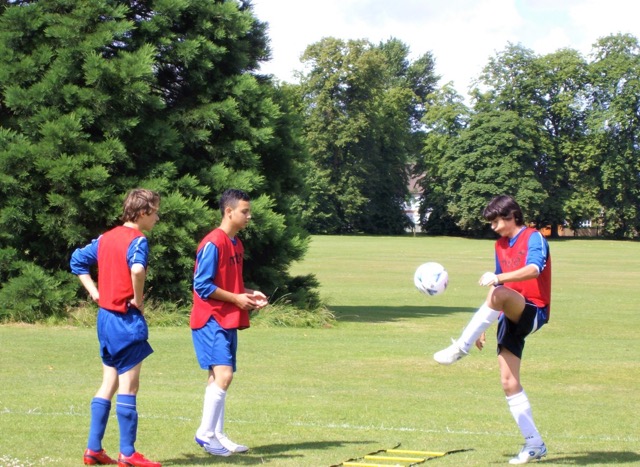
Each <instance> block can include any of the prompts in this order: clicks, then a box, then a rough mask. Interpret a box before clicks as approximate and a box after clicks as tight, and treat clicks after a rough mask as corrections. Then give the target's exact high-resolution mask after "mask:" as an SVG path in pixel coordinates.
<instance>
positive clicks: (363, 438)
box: [0, 237, 640, 467]
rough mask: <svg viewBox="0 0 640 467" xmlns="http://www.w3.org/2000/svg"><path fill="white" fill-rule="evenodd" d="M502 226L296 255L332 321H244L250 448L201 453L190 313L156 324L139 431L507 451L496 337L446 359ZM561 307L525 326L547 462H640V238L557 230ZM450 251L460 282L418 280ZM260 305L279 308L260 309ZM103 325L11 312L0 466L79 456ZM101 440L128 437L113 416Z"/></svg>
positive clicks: (315, 462) (257, 449)
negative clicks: (25, 319)
mask: <svg viewBox="0 0 640 467" xmlns="http://www.w3.org/2000/svg"><path fill="white" fill-rule="evenodd" d="M492 244H493V242H492V241H489V240H467V239H459V238H429V237H400V238H391V237H314V238H313V241H312V244H311V249H310V251H309V254H308V255H307V257H306V259H305V260H304V261H303V262H302V263H300V264H296V265H295V267H294V271H293V272H294V273H296V274H302V273H309V272H313V273H315V274H316V275H317V277H318V279H319V280H320V282H321V283H322V289H321V293H322V296H323V298H324V299H325V300H326V301H327V302H328V304H329V308H330V310H331V311H332V312H333V313H334V314H335V316H336V317H337V319H338V321H337V324H336V325H334V326H333V327H330V328H319V329H311V328H302V329H296V328H291V327H286V328H278V327H266V326H265V327H253V328H251V329H249V330H246V331H243V332H242V333H241V334H240V349H239V355H238V359H239V368H238V372H237V373H236V379H235V381H234V382H233V385H232V386H231V389H230V391H229V396H228V398H227V412H226V413H227V416H226V421H227V422H226V431H227V433H228V434H229V436H230V437H231V438H232V439H236V440H237V441H239V442H242V443H246V444H249V445H250V446H251V448H252V449H251V451H250V452H249V453H248V454H243V455H236V456H232V457H230V458H224V459H221V458H214V457H211V456H208V455H206V454H205V453H203V452H202V451H201V450H199V449H198V448H197V446H196V445H195V443H194V442H193V439H192V438H193V433H194V431H195V429H196V427H197V425H198V424H199V420H200V411H201V404H202V397H203V394H204V384H205V374H204V372H203V371H202V370H200V369H199V368H198V366H197V364H196V362H195V357H194V355H193V349H192V344H191V337H190V332H189V330H188V328H185V327H162V328H156V327H154V328H152V329H151V337H150V342H151V344H152V345H153V347H154V349H155V351H156V352H155V353H154V354H153V355H152V356H151V357H149V359H148V360H147V361H145V363H144V365H143V370H142V384H141V389H140V395H139V398H138V409H139V413H140V426H139V432H138V441H137V443H136V446H137V448H138V449H139V450H140V451H141V452H143V453H144V454H145V455H147V456H148V457H150V458H152V459H154V460H156V459H157V460H160V461H162V462H163V464H164V465H165V466H169V465H172V466H205V465H207V466H208V465H237V466H242V465H258V464H268V465H273V466H283V467H288V466H292V467H293V466H329V465H333V464H339V463H340V462H342V461H344V460H347V459H349V458H353V457H357V456H359V455H362V454H365V453H368V452H371V451H376V450H378V449H384V448H391V447H393V446H395V445H396V444H398V443H401V445H402V447H403V448H406V449H414V450H429V451H447V450H454V449H470V451H466V452H462V453H457V454H452V455H450V456H446V457H442V458H437V459H434V460H431V461H429V463H428V464H427V465H434V466H437V465H442V466H453V465H455V466H461V465H462V466H487V465H506V463H507V462H508V459H509V458H510V456H512V455H513V454H515V453H516V452H517V450H518V449H519V445H520V443H521V438H520V435H519V433H518V430H517V427H516V425H515V423H514V421H513V419H512V418H511V415H510V413H509V411H508V408H507V405H506V402H505V400H504V395H503V394H502V390H501V388H500V383H499V377H498V370H497V362H496V358H495V353H494V351H493V348H494V344H495V338H494V337H493V331H494V329H492V330H491V331H492V332H491V333H490V335H489V337H488V345H487V349H486V350H485V351H483V352H478V351H474V352H473V353H472V355H471V356H470V357H468V358H466V359H464V360H462V361H460V362H459V363H457V364H456V365H453V366H451V367H442V366H439V365H437V364H436V363H435V362H434V361H433V360H432V358H431V356H432V354H433V352H435V351H437V350H440V349H441V348H443V347H444V346H446V345H448V343H449V338H450V337H451V336H456V335H457V334H458V333H459V332H460V330H461V329H462V327H463V326H464V325H465V324H466V323H467V321H468V319H469V318H470V316H471V313H472V312H473V310H474V309H475V308H476V307H477V306H478V305H479V304H480V303H481V301H482V300H483V297H484V293H485V290H484V289H482V288H480V287H479V286H477V285H476V283H477V279H478V277H479V276H480V275H481V274H482V272H484V271H485V270H490V269H492V268H493V259H492ZM551 251H552V255H553V265H554V266H553V267H554V278H553V280H554V283H553V310H552V316H551V322H550V323H549V325H547V326H546V327H544V328H543V329H542V330H541V331H540V332H539V333H538V334H535V335H534V336H532V337H531V338H530V339H528V341H527V348H526V349H525V354H524V361H523V368H522V382H523V385H524V387H525V389H526V391H527V394H528V396H529V399H530V400H531V402H532V405H533V410H534V416H535V419H536V422H537V424H538V428H539V429H540V431H541V432H542V434H543V436H544V437H545V440H546V442H547V446H548V448H549V455H548V457H547V458H546V460H545V461H543V462H542V463H541V464H544V465H549V466H551V465H589V466H609V465H618V464H621V465H639V464H640V448H639V447H638V446H640V421H639V418H638V416H637V412H638V408H639V407H640V395H639V391H638V387H639V386H640V344H639V343H638V342H639V341H638V329H640V313H639V309H640V306H639V305H640V301H639V300H638V298H637V297H638V294H637V290H638V283H639V282H640V243H635V242H610V241H600V240H561V241H553V242H552V243H551ZM425 261H438V262H441V263H442V264H444V265H445V267H446V268H447V269H448V271H449V275H450V284H449V288H448V290H447V292H446V293H445V294H444V295H442V296H438V297H427V296H424V295H421V294H419V293H418V292H417V291H416V290H415V289H414V287H413V280H412V277H413V271H414V270H415V268H416V267H417V266H418V264H420V263H422V262H425ZM264 312H265V313H268V312H269V309H268V308H267V309H265V311H264ZM100 377H101V373H100V360H99V357H98V355H97V343H96V337H95V330H94V329H87V328H81V327H70V328H63V327H45V326H20V325H5V326H0V382H1V383H2V386H1V388H2V389H0V466H23V465H24V466H41V465H60V466H73V465H81V453H82V450H83V448H84V446H85V443H86V436H87V429H88V423H89V402H90V399H91V397H92V396H93V394H94V392H95V391H96V389H97V388H98V385H99V384H100ZM105 448H106V449H107V450H108V452H110V453H112V454H113V455H115V454H116V453H117V450H118V429H117V421H116V419H115V417H113V416H112V418H111V419H110V422H109V427H108V429H107V436H106V438H105Z"/></svg>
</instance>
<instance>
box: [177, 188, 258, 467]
mask: <svg viewBox="0 0 640 467" xmlns="http://www.w3.org/2000/svg"><path fill="white" fill-rule="evenodd" d="M220 212H221V214H222V220H221V222H220V226H219V227H218V228H216V229H214V230H212V231H211V232H209V233H208V234H207V235H206V236H205V237H204V238H203V239H202V241H201V242H200V244H199V245H198V249H197V254H196V266H195V271H194V278H193V308H192V310H191V319H190V327H191V335H192V338H193V345H194V349H195V353H196V357H197V359H198V363H199V364H200V367H201V368H202V369H203V370H208V375H209V376H208V380H207V388H206V390H205V396H204V404H203V408H202V420H201V423H200V426H199V427H198V429H197V431H196V435H195V441H196V443H198V444H199V445H200V446H202V447H203V448H204V449H205V451H207V452H208V453H209V454H213V455H216V456H225V457H226V456H230V455H231V454H233V453H239V452H246V451H248V450H249V448H248V447H247V446H244V445H241V444H236V443H234V442H233V441H231V440H230V439H229V438H228V437H227V436H226V435H225V433H224V408H225V401H226V395H227V390H228V389H229V386H230V385H231V381H232V380H233V373H234V371H235V370H236V350H237V346H238V330H239V329H245V328H248V327H249V311H250V310H257V309H260V308H262V307H264V306H265V305H266V304H267V297H266V296H265V295H264V294H263V293H262V292H259V291H257V290H250V289H247V288H246V287H245V286H244V280H243V277H242V268H243V261H244V246H243V245H242V241H241V240H240V239H239V238H238V237H237V236H236V235H237V234H238V232H240V230H242V229H244V228H245V227H246V226H247V225H248V224H249V221H250V220H251V204H250V199H249V196H248V195H247V193H245V192H244V191H242V190H236V189H229V190H226V191H225V192H224V193H223V194H222V196H221V198H220Z"/></svg>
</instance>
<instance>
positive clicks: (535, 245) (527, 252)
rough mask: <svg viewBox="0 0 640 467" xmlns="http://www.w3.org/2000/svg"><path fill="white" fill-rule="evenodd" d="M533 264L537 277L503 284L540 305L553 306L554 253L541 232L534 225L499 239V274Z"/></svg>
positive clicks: (497, 251)
mask: <svg viewBox="0 0 640 467" xmlns="http://www.w3.org/2000/svg"><path fill="white" fill-rule="evenodd" d="M529 264H533V265H535V266H536V267H537V268H538V271H540V274H539V276H538V277H536V278H535V279H529V280H526V281H521V282H507V283H505V284H504V286H505V287H508V288H510V289H512V290H515V291H516V292H518V293H519V294H520V295H522V296H523V297H525V299H527V300H528V301H530V302H532V303H533V304H534V305H536V306H537V307H539V308H543V307H547V316H549V314H550V309H551V254H550V252H549V245H548V243H547V241H546V240H545V238H544V237H543V236H542V234H541V233H540V232H539V231H537V230H536V229H533V228H531V227H526V228H523V229H522V230H521V231H520V232H519V233H518V235H516V236H515V237H513V238H508V237H502V238H500V239H498V241H496V274H500V273H502V272H511V271H515V270H517V269H520V268H523V267H525V266H527V265H529Z"/></svg>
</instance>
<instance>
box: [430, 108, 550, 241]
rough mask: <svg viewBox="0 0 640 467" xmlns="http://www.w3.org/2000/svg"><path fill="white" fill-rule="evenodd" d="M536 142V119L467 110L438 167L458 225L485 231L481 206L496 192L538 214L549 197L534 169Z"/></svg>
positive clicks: (514, 114) (534, 214)
mask: <svg viewBox="0 0 640 467" xmlns="http://www.w3.org/2000/svg"><path fill="white" fill-rule="evenodd" d="M537 142H538V131H537V128H536V125H535V122H534V121H532V120H531V119H528V120H523V119H522V118H521V117H520V116H519V115H518V114H517V113H516V112H514V111H509V110H504V111H493V112H479V113H476V114H473V115H472V116H471V119H470V122H469V127H468V128H467V129H465V130H464V131H462V132H461V133H460V136H459V138H457V139H456V140H455V141H454V142H453V144H451V146H450V148H449V149H448V150H447V154H446V157H445V159H444V161H443V167H442V168H441V171H442V178H443V179H444V180H445V181H446V186H445V194H446V198H447V200H448V205H447V211H448V213H449V214H450V215H451V216H452V217H453V218H454V219H455V221H456V224H457V225H458V226H459V227H460V229H462V230H463V231H467V232H476V233H480V232H483V231H484V230H485V229H486V221H484V220H483V219H482V211H483V209H484V207H485V206H486V204H487V202H488V201H489V200H490V199H491V198H493V197H494V196H495V195H497V194H500V193H507V194H510V195H512V196H514V197H515V198H516V199H517V200H518V203H520V204H521V206H522V208H523V209H524V210H525V212H526V213H527V216H528V217H529V218H536V217H537V216H539V215H540V212H541V210H542V208H543V206H544V203H545V202H546V201H547V198H546V194H545V192H544V190H542V184H541V183H540V181H539V180H538V178H537V177H536V174H535V170H536V159H535V155H536V154H537V153H538V150H537V148H536V144H537Z"/></svg>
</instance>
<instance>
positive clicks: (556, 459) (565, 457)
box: [538, 451, 640, 465]
mask: <svg viewBox="0 0 640 467" xmlns="http://www.w3.org/2000/svg"><path fill="white" fill-rule="evenodd" d="M639 462H640V453H637V452H632V451H594V452H568V453H562V452H560V453H553V454H551V455H549V456H548V457H546V458H544V459H542V460H540V461H538V464H539V465H544V464H553V465H594V464H616V465H617V464H636V465H638V463H639Z"/></svg>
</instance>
